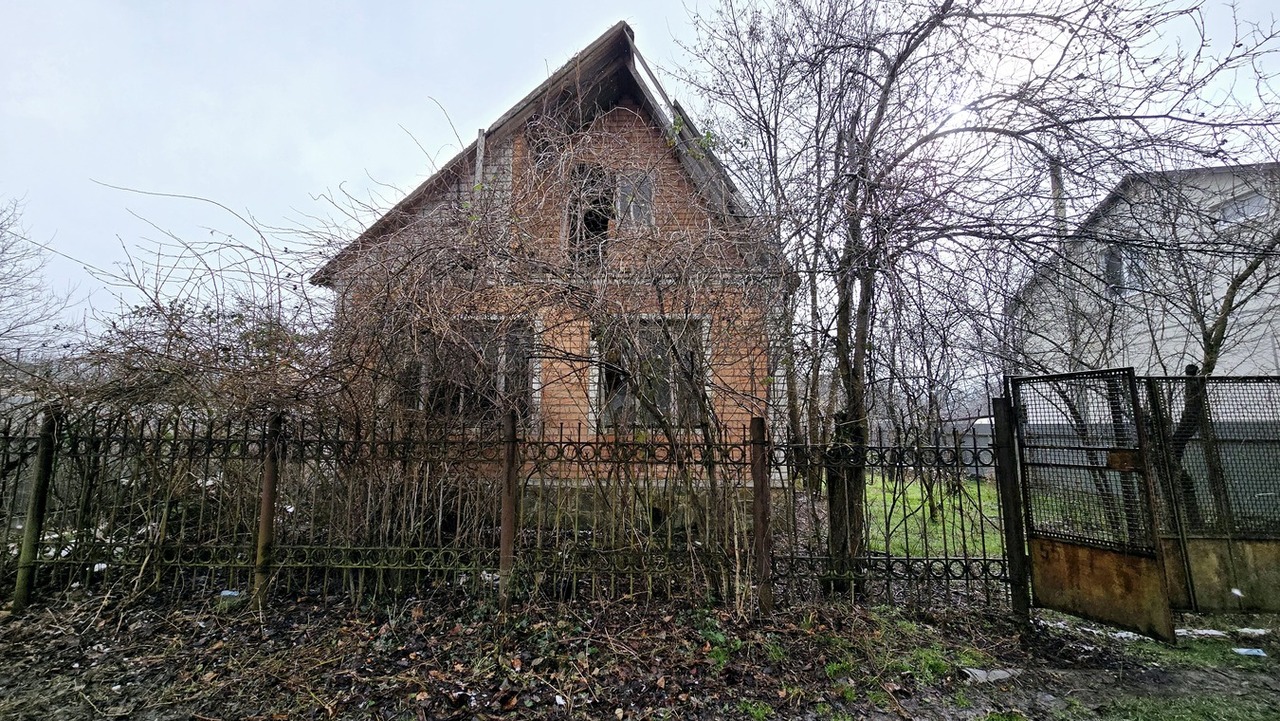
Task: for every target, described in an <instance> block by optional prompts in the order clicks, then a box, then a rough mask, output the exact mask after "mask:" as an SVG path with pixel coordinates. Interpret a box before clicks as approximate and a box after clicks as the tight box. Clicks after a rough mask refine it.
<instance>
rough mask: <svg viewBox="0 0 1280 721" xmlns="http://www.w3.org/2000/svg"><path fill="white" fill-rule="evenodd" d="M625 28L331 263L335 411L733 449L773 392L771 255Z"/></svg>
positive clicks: (483, 134) (706, 144)
mask: <svg viewBox="0 0 1280 721" xmlns="http://www.w3.org/2000/svg"><path fill="white" fill-rule="evenodd" d="M713 145H714V142H713V141H712V139H711V138H710V136H708V135H702V134H700V133H699V132H698V131H697V130H696V129H695V128H694V126H693V124H692V123H691V122H690V121H689V120H688V118H687V116H686V115H685V114H684V113H683V111H682V110H681V108H680V106H679V105H678V104H677V103H674V102H671V101H670V100H668V98H667V96H666V94H665V93H664V92H663V91H662V89H661V87H660V86H659V85H658V84H657V82H656V80H655V79H654V78H653V76H652V74H651V73H650V71H649V69H648V67H647V65H646V63H645V61H644V59H643V58H642V57H641V56H640V54H639V53H638V52H637V50H636V47H635V45H634V38H633V33H632V31H631V29H630V28H629V27H628V26H627V25H626V24H625V23H619V24H617V25H615V26H614V27H612V28H610V29H609V30H608V31H607V32H606V33H604V35H602V36H601V37H600V38H598V39H597V40H596V41H595V42H593V43H591V45H589V46H588V47H587V48H585V49H584V50H583V51H581V52H580V53H578V55H576V56H575V57H574V58H573V59H572V60H570V61H569V62H568V63H567V64H566V65H565V66H564V67H562V68H560V69H559V70H558V71H556V72H555V73H554V74H552V75H551V76H550V77H549V78H548V79H547V80H546V81H545V82H544V83H542V84H541V85H540V86H539V87H538V88H536V89H535V90H533V92H531V93H530V94H529V95H528V96H526V97H525V98H524V99H522V100H521V101H520V102H519V103H517V104H516V105H515V106H514V107H512V108H511V109H510V110H509V111H508V112H507V113H505V114H504V115H503V116H502V117H501V118H499V119H498V120H497V121H496V122H495V123H494V124H493V125H492V126H490V127H489V128H487V129H482V130H481V131H480V132H479V133H478V135H477V137H476V140H475V142H473V143H471V144H470V145H469V146H468V147H466V148H465V149H463V150H462V152H460V153H459V154H458V155H457V156H455V157H454V158H453V159H451V160H449V161H448V162H447V163H445V164H444V165H443V166H442V167H441V168H440V169H439V170H438V171H437V172H435V173H434V174H433V175H432V176H431V177H429V178H428V179H427V180H426V181H425V182H423V183H422V184H421V185H419V186H418V187H417V188H416V189H415V190H413V191H412V192H411V193H409V195H408V196H407V197H405V198H404V199H403V200H402V201H400V202H399V203H398V204H396V205H395V207H393V208H392V209H391V210H390V211H389V212H387V213H386V214H384V215H383V216H382V217H381V218H379V219H378V220H377V221H376V222H374V223H373V224H372V225H371V226H370V227H369V228H368V229H367V230H366V231H365V232H364V233H363V234H361V235H360V236H359V237H358V238H357V239H356V240H355V241H354V242H352V243H350V244H348V245H346V246H345V247H343V248H342V249H341V250H340V251H339V252H338V253H337V254H336V255H335V256H334V257H333V258H332V259H331V260H330V261H329V262H328V263H327V264H326V265H325V266H324V267H323V268H322V269H321V270H320V271H319V272H318V273H317V274H316V275H315V276H314V277H313V279H312V281H313V282H314V283H316V284H318V285H322V286H325V287H328V288H331V289H332V290H333V291H334V292H335V294H336V306H337V309H336V316H335V317H336V323H335V328H336V329H337V330H336V332H335V339H336V340H335V343H337V344H339V345H340V346H341V350H339V351H337V352H338V353H340V354H343V355H344V356H345V357H347V358H348V359H350V360H351V361H352V363H353V365H354V366H355V367H356V368H358V369H360V374H359V375H360V377H361V378H365V379H368V381H369V382H368V383H367V384H363V385H361V384H356V385H355V386H353V387H358V388H359V389H360V390H358V391H355V392H353V393H352V395H353V396H356V397H358V399H359V400H361V401H363V402H367V403H371V404H372V407H373V408H374V409H376V410H378V411H379V412H385V411H386V410H387V409H389V408H396V409H399V410H401V411H403V412H405V413H408V414H409V415H410V416H413V417H417V418H420V419H423V420H425V421H426V422H429V423H451V424H453V426H454V428H455V430H475V429H480V430H486V429H494V428H496V427H497V426H498V425H499V422H500V419H501V418H502V417H503V416H505V414H506V413H507V412H508V411H511V410H514V411H515V412H516V413H517V414H518V415H519V416H520V418H521V419H522V421H523V423H524V424H525V425H526V427H527V428H529V429H532V430H534V432H535V433H536V432H542V433H548V432H549V433H553V434H554V433H560V434H567V435H571V436H578V437H584V436H590V437H602V436H604V437H624V436H625V437H628V438H635V437H651V436H656V435H658V434H663V435H668V436H671V435H677V436H678V435H687V434H689V433H696V434H698V435H702V434H704V433H705V432H706V431H707V430H708V429H716V430H724V431H730V432H732V433H733V435H735V436H736V435H738V432H739V431H738V430H737V429H740V428H742V427H744V426H745V425H746V424H747V422H748V420H749V418H750V417H751V416H753V415H763V414H764V413H765V411H766V408H767V406H768V405H769V398H770V396H771V394H772V393H774V392H776V388H774V387H773V386H774V383H773V378H774V376H775V370H774V368H773V366H772V362H773V361H772V359H771V354H770V346H769V328H770V325H771V321H772V318H771V316H770V313H771V308H772V307H773V303H772V302H771V299H772V298H773V297H774V292H775V285H776V284H775V283H774V282H773V279H774V278H776V277H777V275H778V274H777V273H776V272H773V271H772V270H771V269H772V268H775V267H777V266H776V264H775V262H774V259H775V257H776V256H775V255H774V254H772V253H770V252H768V249H767V248H766V247H765V246H763V245H762V244H760V243H759V242H758V241H756V239H755V237H756V236H754V235H753V234H752V233H751V229H750V225H749V223H748V220H747V218H746V215H745V213H744V208H743V203H742V201H741V200H740V199H739V197H738V195H737V193H736V191H735V189H734V187H733V185H732V183H731V182H730V181H729V179H728V178H727V176H726V174H725V172H724V170H723V168H722V167H721V166H720V164H719V162H718V161H717V160H716V158H715V156H714V154H713Z"/></svg>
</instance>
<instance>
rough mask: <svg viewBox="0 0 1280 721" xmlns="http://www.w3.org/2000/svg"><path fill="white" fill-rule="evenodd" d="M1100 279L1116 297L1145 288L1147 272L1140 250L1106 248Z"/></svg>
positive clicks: (1119, 247) (1118, 245) (1118, 246)
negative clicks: (1101, 278)
mask: <svg viewBox="0 0 1280 721" xmlns="http://www.w3.org/2000/svg"><path fill="white" fill-rule="evenodd" d="M1102 277H1103V279H1104V280H1105V281H1106V283H1107V289H1108V290H1110V291H1111V292H1112V293H1114V294H1116V295H1128V294H1130V293H1134V292H1136V291H1140V290H1142V289H1143V288H1145V287H1146V286H1147V282H1146V278H1147V270H1146V260H1145V258H1144V257H1143V254H1142V250H1141V249H1140V248H1136V247H1134V246H1132V245H1120V244H1115V245H1109V246H1107V250H1106V253H1105V254H1104V256H1103V268H1102Z"/></svg>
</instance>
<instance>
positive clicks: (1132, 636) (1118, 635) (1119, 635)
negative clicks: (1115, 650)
mask: <svg viewBox="0 0 1280 721" xmlns="http://www.w3.org/2000/svg"><path fill="white" fill-rule="evenodd" d="M1111 638H1114V639H1116V640H1117V641H1137V640H1138V639H1140V638H1142V637H1141V636H1139V635H1138V634H1136V633H1134V632H1133V631H1116V632H1115V633H1113V634H1111Z"/></svg>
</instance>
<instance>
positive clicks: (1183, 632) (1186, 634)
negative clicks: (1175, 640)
mask: <svg viewBox="0 0 1280 721" xmlns="http://www.w3.org/2000/svg"><path fill="white" fill-rule="evenodd" d="M1174 633H1175V634H1177V635H1178V636H1179V637H1181V638H1226V637H1227V634H1226V633H1225V632H1223V631H1219V630H1218V629H1216V628H1180V629H1178V630H1176V631H1174Z"/></svg>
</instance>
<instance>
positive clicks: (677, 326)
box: [595, 318, 706, 428]
mask: <svg viewBox="0 0 1280 721" xmlns="http://www.w3.org/2000/svg"><path fill="white" fill-rule="evenodd" d="M703 330H704V325H703V322H702V321H701V320H699V319H687V318H678V319H673V318H651V319H650V318H646V319H624V320H618V321H616V322H612V323H609V324H607V325H606V326H604V327H601V328H598V329H597V330H596V333H595V336H596V337H595V343H596V349H597V356H598V363H597V371H598V374H597V389H596V397H597V399H598V417H599V422H600V426H601V428H629V427H640V428H661V427H664V426H666V425H670V426H672V427H677V428H694V427H697V426H700V425H701V424H702V421H703V408H704V405H705V404H704V400H705V397H706V396H705V394H706V362H705V356H704V352H703Z"/></svg>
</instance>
